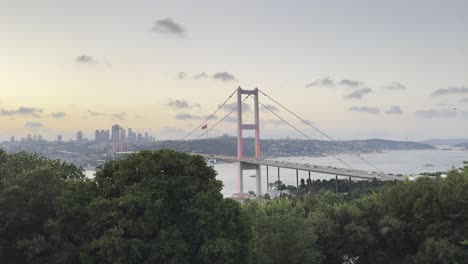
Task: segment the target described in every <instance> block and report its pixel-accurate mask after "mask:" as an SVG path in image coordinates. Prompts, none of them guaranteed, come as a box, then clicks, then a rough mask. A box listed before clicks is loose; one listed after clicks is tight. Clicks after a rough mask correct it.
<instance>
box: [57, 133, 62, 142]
mask: <svg viewBox="0 0 468 264" xmlns="http://www.w3.org/2000/svg"><path fill="white" fill-rule="evenodd" d="M57 142H58V143H62V135H58V136H57Z"/></svg>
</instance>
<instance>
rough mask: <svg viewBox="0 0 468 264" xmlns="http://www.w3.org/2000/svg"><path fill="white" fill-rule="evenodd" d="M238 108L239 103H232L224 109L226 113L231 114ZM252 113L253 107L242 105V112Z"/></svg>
mask: <svg viewBox="0 0 468 264" xmlns="http://www.w3.org/2000/svg"><path fill="white" fill-rule="evenodd" d="M236 107H237V102H232V103H229V104H225V105H224V106H223V108H222V109H224V110H225V111H226V112H229V111H231V110H232V109H234V108H236ZM250 111H252V107H251V106H250V105H249V104H247V103H242V112H250Z"/></svg>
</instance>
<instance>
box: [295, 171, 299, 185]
mask: <svg viewBox="0 0 468 264" xmlns="http://www.w3.org/2000/svg"><path fill="white" fill-rule="evenodd" d="M296 188H297V189H299V170H296Z"/></svg>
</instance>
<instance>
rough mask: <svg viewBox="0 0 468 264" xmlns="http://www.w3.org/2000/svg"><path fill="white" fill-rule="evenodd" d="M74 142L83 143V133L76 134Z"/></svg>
mask: <svg viewBox="0 0 468 264" xmlns="http://www.w3.org/2000/svg"><path fill="white" fill-rule="evenodd" d="M76 141H78V142H82V141H83V131H78V132H76Z"/></svg>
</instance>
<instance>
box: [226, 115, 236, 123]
mask: <svg viewBox="0 0 468 264" xmlns="http://www.w3.org/2000/svg"><path fill="white" fill-rule="evenodd" d="M224 122H228V123H237V116H236V115H234V114H232V115H229V116H228V117H226V118H225V119H224Z"/></svg>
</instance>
